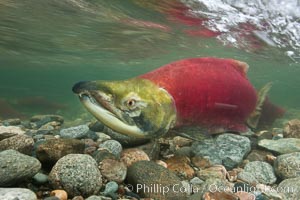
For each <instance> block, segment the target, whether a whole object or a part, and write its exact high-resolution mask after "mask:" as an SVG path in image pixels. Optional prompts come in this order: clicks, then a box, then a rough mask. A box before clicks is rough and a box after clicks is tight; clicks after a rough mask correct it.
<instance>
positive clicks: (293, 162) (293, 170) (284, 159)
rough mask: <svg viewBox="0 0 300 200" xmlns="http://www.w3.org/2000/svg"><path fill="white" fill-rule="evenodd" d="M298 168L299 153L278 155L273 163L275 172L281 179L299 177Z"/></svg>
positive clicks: (299, 164) (299, 162)
mask: <svg viewBox="0 0 300 200" xmlns="http://www.w3.org/2000/svg"><path fill="white" fill-rule="evenodd" d="M299 166H300V152H295V153H289V154H283V155H280V156H278V157H277V159H276V160H275V162H274V169H275V172H276V174H277V175H278V176H279V177H280V178H282V179H287V178H296V177H300V168H299Z"/></svg>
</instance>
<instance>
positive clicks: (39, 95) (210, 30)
mask: <svg viewBox="0 0 300 200" xmlns="http://www.w3.org/2000/svg"><path fill="white" fill-rule="evenodd" d="M204 2H205V3H204ZM237 2H239V3H237ZM249 2H250V3H249ZM282 2H284V4H282ZM279 5H281V7H284V6H285V7H284V9H282V10H280V9H275V8H279V7H280V6H279ZM283 5H284V6H283ZM272 9H273V10H272ZM286 9H291V10H293V11H294V12H289V13H290V15H288V14H287V13H284V12H283V10H284V11H285V10H286ZM296 11H299V12H296ZM299 13H300V5H299V1H296V0H294V1H293V0H290V1H270V2H269V3H268V4H266V3H264V1H258V0H257V1H201V0H190V1H179V0H178V1H176V0H173V1H172V0H160V1H159V0H150V1H144V0H127V1H124V0H103V1H94V0H51V1H50V0H44V1H39V0H27V1H18V0H0V55H1V56H0V91H1V95H0V119H6V118H12V117H29V116H32V115H34V114H60V115H63V116H64V117H65V118H66V119H69V120H73V119H76V118H80V117H82V114H83V113H85V114H87V112H86V111H85V110H84V109H83V108H82V105H80V103H79V100H78V98H77V97H76V96H75V95H74V94H73V93H72V91H71V88H72V86H73V84H74V83H76V82H78V81H81V80H100V79H102V80H122V79H127V78H131V77H134V76H137V75H140V74H143V73H146V72H148V71H151V70H153V69H155V68H158V67H160V66H162V65H164V64H167V63H169V62H172V61H175V60H179V59H183V58H189V57H207V56H214V57H224V58H234V59H238V60H241V61H245V62H247V63H248V64H249V65H250V69H249V72H248V77H249V79H250V80H251V82H252V83H253V85H254V86H255V87H256V88H257V89H259V88H261V87H263V86H264V85H265V84H266V83H268V82H273V87H272V89H271V91H270V94H269V95H270V99H271V100H272V102H274V103H276V104H278V105H280V106H282V107H283V108H285V109H286V110H287V111H288V112H287V116H293V117H294V116H300V113H299V110H300V103H299V102H300V93H299V91H300V80H299V77H300V63H299V62H300V58H299V57H300V50H299V49H300V45H299V44H300V36H299V33H300V25H299V24H300V22H299V17H300V16H299ZM278 16H280V17H281V18H280V17H278ZM187 78H188V77H187ZM87 115H88V114H87Z"/></svg>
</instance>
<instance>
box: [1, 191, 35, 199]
mask: <svg viewBox="0 0 300 200" xmlns="http://www.w3.org/2000/svg"><path fill="white" fill-rule="evenodd" d="M0 199H1V200H37V197H36V195H35V193H34V192H32V191H31V190H29V189H25V188H0Z"/></svg>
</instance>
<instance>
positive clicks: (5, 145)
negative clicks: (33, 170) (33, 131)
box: [0, 135, 34, 155]
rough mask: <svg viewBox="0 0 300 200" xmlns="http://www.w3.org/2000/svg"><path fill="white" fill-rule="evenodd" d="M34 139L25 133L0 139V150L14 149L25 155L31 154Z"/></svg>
mask: <svg viewBox="0 0 300 200" xmlns="http://www.w3.org/2000/svg"><path fill="white" fill-rule="evenodd" d="M33 145H34V140H33V138H32V137H30V136H27V135H15V136H12V137H9V138H6V139H4V140H1V141H0V151H3V150H8V149H14V150H16V151H19V152H20V153H24V154H26V155H31V154H32V149H33Z"/></svg>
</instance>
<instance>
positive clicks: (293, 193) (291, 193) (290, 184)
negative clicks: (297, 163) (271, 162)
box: [276, 177, 300, 199]
mask: <svg viewBox="0 0 300 200" xmlns="http://www.w3.org/2000/svg"><path fill="white" fill-rule="evenodd" d="M276 190H277V191H280V192H281V193H282V194H283V196H284V198H283V199H299V196H300V178H299V177H297V178H289V179H285V180H283V181H282V182H281V183H280V184H279V185H278V187H277V189H276Z"/></svg>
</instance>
